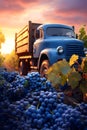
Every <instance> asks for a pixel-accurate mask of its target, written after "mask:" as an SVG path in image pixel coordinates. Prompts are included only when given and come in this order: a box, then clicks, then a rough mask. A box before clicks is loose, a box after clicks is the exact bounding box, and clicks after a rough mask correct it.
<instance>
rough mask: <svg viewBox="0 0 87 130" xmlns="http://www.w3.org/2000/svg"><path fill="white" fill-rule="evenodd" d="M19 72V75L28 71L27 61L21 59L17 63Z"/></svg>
mask: <svg viewBox="0 0 87 130" xmlns="http://www.w3.org/2000/svg"><path fill="white" fill-rule="evenodd" d="M19 73H20V75H27V73H28V63H27V62H26V61H25V60H23V61H21V62H20V64H19Z"/></svg>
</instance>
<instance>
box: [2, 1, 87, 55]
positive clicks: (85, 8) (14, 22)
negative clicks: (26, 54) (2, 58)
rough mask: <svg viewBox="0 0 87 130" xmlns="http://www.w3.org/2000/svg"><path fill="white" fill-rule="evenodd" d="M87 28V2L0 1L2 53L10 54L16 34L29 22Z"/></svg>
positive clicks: (77, 28)
mask: <svg viewBox="0 0 87 130" xmlns="http://www.w3.org/2000/svg"><path fill="white" fill-rule="evenodd" d="M29 20H31V21H32V22H37V23H38V22H39V23H63V24H68V25H74V26H75V28H76V32H78V30H79V28H80V27H81V25H84V24H85V25H86V27H87V0H0V29H1V30H2V32H3V34H4V35H5V39H6V40H5V43H4V44H3V45H2V53H10V52H11V51H12V50H13V49H14V45H15V33H16V32H18V31H20V29H21V28H22V27H24V26H25V25H26V24H27V23H28V21H29Z"/></svg>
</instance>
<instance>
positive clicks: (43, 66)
mask: <svg viewBox="0 0 87 130" xmlns="http://www.w3.org/2000/svg"><path fill="white" fill-rule="evenodd" d="M49 67H50V64H49V61H48V60H44V61H43V62H42V63H41V66H40V75H41V76H42V77H46V71H47V70H48V68H49Z"/></svg>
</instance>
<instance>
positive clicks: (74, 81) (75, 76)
mask: <svg viewBox="0 0 87 130" xmlns="http://www.w3.org/2000/svg"><path fill="white" fill-rule="evenodd" d="M81 78H82V77H81V75H80V73H79V72H77V71H71V73H70V74H69V75H68V84H69V85H70V86H71V87H72V88H75V87H77V86H78V84H79V81H80V80H81Z"/></svg>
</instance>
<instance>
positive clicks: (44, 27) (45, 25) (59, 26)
mask: <svg viewBox="0 0 87 130" xmlns="http://www.w3.org/2000/svg"><path fill="white" fill-rule="evenodd" d="M48 27H58V28H68V29H71V30H73V31H74V27H73V26H68V25H65V24H43V25H40V26H39V27H38V29H40V28H43V29H46V28H48Z"/></svg>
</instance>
